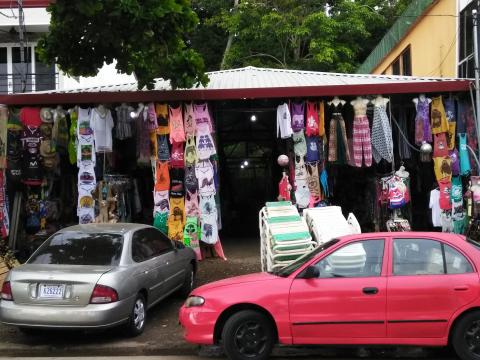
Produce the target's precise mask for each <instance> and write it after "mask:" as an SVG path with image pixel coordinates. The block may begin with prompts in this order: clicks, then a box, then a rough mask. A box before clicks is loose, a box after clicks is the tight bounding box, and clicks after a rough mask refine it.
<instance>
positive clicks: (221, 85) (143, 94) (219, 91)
mask: <svg viewBox="0 0 480 360" xmlns="http://www.w3.org/2000/svg"><path fill="white" fill-rule="evenodd" d="M208 75H209V77H210V83H209V84H208V85H207V86H206V87H202V86H200V87H197V88H192V89H176V90H172V89H171V87H170V84H169V82H168V81H165V80H157V81H156V82H155V88H154V89H153V90H147V89H143V90H140V91H139V90H138V89H137V84H136V83H128V84H122V85H111V86H96V87H89V88H82V89H75V90H67V91H46V92H35V93H23V94H13V95H0V104H7V105H28V104H31V105H33V104H45V105H46V104H82V103H100V102H103V103H118V102H148V101H206V100H212V101H214V100H233V99H247V98H250V99H262V98H263V99H266V98H291V97H322V96H335V95H338V96H341V95H350V96H355V95H369V94H410V93H419V92H420V93H439V92H458V91H467V90H468V89H469V87H470V84H471V82H472V81H471V80H469V79H447V78H427V77H410V76H392V75H368V74H367V75H361V74H336V73H325V72H314V71H302V70H283V69H264V68H255V67H246V68H241V69H233V70H223V71H215V72H211V73H209V74H208Z"/></svg>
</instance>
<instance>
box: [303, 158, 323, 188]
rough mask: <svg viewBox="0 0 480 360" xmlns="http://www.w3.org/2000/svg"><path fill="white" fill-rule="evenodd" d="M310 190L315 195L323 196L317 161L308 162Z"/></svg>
mask: <svg viewBox="0 0 480 360" xmlns="http://www.w3.org/2000/svg"><path fill="white" fill-rule="evenodd" d="M305 166H306V168H307V183H308V190H309V191H310V194H311V195H313V196H321V190H320V177H319V174H318V166H317V163H312V164H306V165H305Z"/></svg>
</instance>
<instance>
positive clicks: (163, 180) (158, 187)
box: [155, 161, 170, 191]
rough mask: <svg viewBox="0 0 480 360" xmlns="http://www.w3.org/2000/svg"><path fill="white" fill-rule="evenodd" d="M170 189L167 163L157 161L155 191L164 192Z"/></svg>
mask: <svg viewBox="0 0 480 360" xmlns="http://www.w3.org/2000/svg"><path fill="white" fill-rule="evenodd" d="M169 189H170V173H169V172H168V162H166V161H157V164H156V166H155V191H165V190H169Z"/></svg>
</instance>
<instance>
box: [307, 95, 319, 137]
mask: <svg viewBox="0 0 480 360" xmlns="http://www.w3.org/2000/svg"><path fill="white" fill-rule="evenodd" d="M317 106H318V105H317V103H316V102H310V101H307V124H306V127H305V133H306V135H307V136H318V135H319V119H318V107H317Z"/></svg>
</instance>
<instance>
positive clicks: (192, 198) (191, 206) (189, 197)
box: [185, 190, 200, 217]
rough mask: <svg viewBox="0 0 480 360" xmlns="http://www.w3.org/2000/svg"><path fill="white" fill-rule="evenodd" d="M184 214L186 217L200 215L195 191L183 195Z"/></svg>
mask: <svg viewBox="0 0 480 360" xmlns="http://www.w3.org/2000/svg"><path fill="white" fill-rule="evenodd" d="M185 214H186V216H187V217H189V216H198V215H200V207H199V203H198V192H197V191H194V192H190V191H188V190H187V192H186V194H185Z"/></svg>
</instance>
